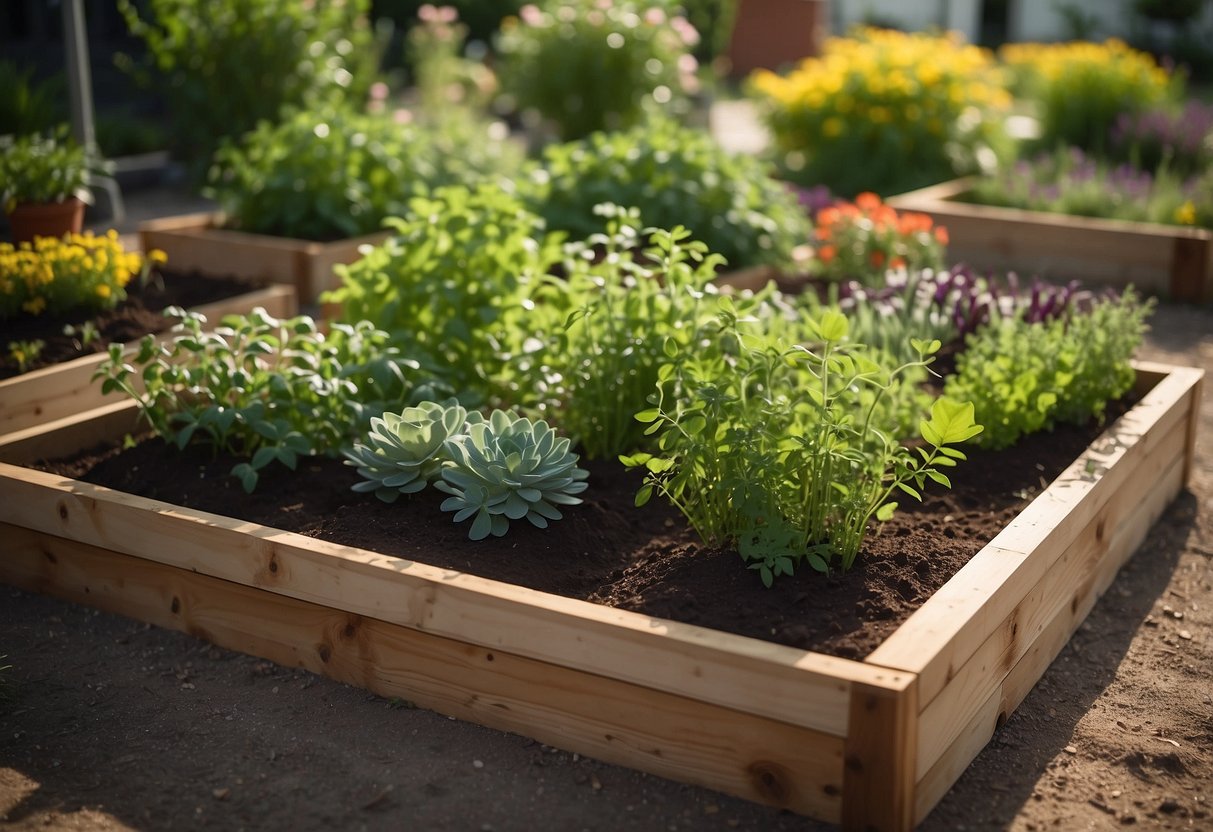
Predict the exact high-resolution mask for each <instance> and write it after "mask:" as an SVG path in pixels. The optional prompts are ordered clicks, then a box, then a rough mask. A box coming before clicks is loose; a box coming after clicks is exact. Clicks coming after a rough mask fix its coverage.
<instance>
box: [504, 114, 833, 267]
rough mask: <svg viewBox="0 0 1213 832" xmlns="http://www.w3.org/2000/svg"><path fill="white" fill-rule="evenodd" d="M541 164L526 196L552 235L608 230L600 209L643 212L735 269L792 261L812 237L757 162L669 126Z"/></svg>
mask: <svg viewBox="0 0 1213 832" xmlns="http://www.w3.org/2000/svg"><path fill="white" fill-rule="evenodd" d="M542 165H543V169H542V170H540V171H537V172H536V173H535V174H534V176H533V177H532V178H531V180H530V181H529V182H524V183H523V184H522V185H521V186H520V187H521V189H522V192H523V194H524V195H525V196H526V198H527V199H528V200H529V202H530V204H531V205H532V208H533V210H535V211H536V212H538V213H540V214H542V215H543V217H544V219H545V220H546V221H547V224H548V228H549V229H551V230H563V231H568V232H569V233H570V235H571V236H572V237H573V238H574V239H580V238H583V237H585V236H587V235H589V234H592V233H594V232H597V231H601V230H602V229H603V227H604V224H605V220H604V218H603V217H602V216H601V215H599V214H596V213H595V211H594V206H595V205H598V204H600V203H611V204H614V205H620V206H624V207H628V208H638V209H639V210H640V217H641V219H642V220H643V221H644V222H645V223H647V224H649V225H652V226H656V227H658V228H673V227H675V226H678V225H681V226H685V227H686V228H687V229H689V230H690V232H691V235H692V236H693V237H694V238H695V239H696V240H700V241H702V242H703V243H705V244H706V245H707V247H708V249H709V250H711V251H712V252H713V253H715V254H719V255H721V256H723V257H724V258H725V260H726V261H727V262H728V264H729V265H730V266H732V267H734V268H740V267H744V266H752V265H758V264H762V263H773V264H783V263H786V262H787V261H789V260H790V259H791V255H792V249H793V248H795V247H796V246H797V245H800V244H801V243H804V242H806V241H807V239H808V236H809V233H810V231H809V228H810V224H809V221H808V218H807V216H806V214H805V211H804V209H803V208H801V207H800V204H799V203H798V201H797V199H796V197H795V195H794V194H793V193H792V192H791V190H790V189H788V188H787V187H786V186H785V185H783V184H781V183H779V182H777V181H775V180H774V179H772V178H771V177H770V176H768V175H767V170H766V168H765V166H764V165H763V164H762V163H761V162H759V161H758V160H757V159H755V158H753V157H751V156H745V155H740V154H733V153H729V152H728V151H726V150H724V149H723V148H721V147H720V146H719V145H718V144H716V142H715V141H714V140H713V139H712V137H711V136H710V135H708V134H707V133H705V132H703V131H701V130H695V129H692V128H687V127H681V126H679V125H678V124H676V123H675V122H673V121H671V120H667V119H661V120H658V121H655V122H653V123H649V124H645V125H641V126H638V127H635V128H633V129H631V130H628V131H626V132H622V133H595V134H594V135H592V136H590V137H589V138H586V139H583V140H581V141H577V142H570V143H568V144H563V145H552V146H549V147H548V148H546V149H545V150H544V153H543V158H542Z"/></svg>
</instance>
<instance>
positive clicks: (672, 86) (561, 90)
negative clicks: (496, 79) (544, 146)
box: [497, 0, 699, 140]
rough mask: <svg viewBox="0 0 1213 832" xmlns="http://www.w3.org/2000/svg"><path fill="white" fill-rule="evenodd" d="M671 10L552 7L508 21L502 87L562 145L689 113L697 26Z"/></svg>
mask: <svg viewBox="0 0 1213 832" xmlns="http://www.w3.org/2000/svg"><path fill="white" fill-rule="evenodd" d="M666 8H667V6H666V4H665V3H661V2H656V3H653V4H652V5H649V4H646V3H639V2H634V1H633V0H616V2H611V3H600V2H597V0H549V2H545V3H544V4H543V5H542V7H536V6H534V5H531V4H528V5H526V6H523V7H522V9H521V10H520V11H519V17H518V18H516V19H513V18H511V19H508V20H506V21H503V23H502V25H501V31H500V34H499V36H498V38H497V52H498V55H499V57H500V73H501V82H502V88H503V90H504V91H505V92H506V93H507V95H508V96H509V100H510V102H511V103H513V104H514V105H515V106H516V107H517V108H518V109H520V110H522V111H524V112H527V111H530V112H533V113H535V114H536V115H537V116H538V117H539V118H540V119H543V120H546V122H547V123H548V124H549V125H551V126H552V128H553V129H554V130H555V132H556V134H557V135H558V136H559V137H560V138H562V139H564V140H569V139H577V138H581V137H582V136H588V135H589V134H590V133H593V132H594V131H596V130H621V129H625V128H628V127H631V126H632V125H634V124H637V123H639V122H641V121H642V120H643V118H644V117H645V116H646V115H647V114H651V113H653V112H655V111H667V112H673V113H675V114H677V113H679V112H683V111H684V98H685V92H686V91H689V90H690V89H693V88H694V85H695V81H696V79H695V77H694V72H695V70H696V68H697V66H698V64H697V62H696V60H695V58H694V56H693V55H691V54H690V51H689V50H690V49H691V48H692V47H694V46H695V45H696V44H697V43H698V42H699V35H698V33H697V32H696V31H695V29H694V27H693V26H691V24H690V23H688V22H687V21H686V18H684V17H682V16H680V15H673V16H671V15H670V14H668V13H667V11H666Z"/></svg>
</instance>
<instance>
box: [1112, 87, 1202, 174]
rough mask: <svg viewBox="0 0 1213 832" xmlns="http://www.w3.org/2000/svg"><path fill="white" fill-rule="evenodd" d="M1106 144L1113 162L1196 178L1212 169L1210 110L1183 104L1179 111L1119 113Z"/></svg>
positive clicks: (1191, 102)
mask: <svg viewBox="0 0 1213 832" xmlns="http://www.w3.org/2000/svg"><path fill="white" fill-rule="evenodd" d="M1109 144H1110V148H1109V150H1110V153H1111V156H1112V157H1113V158H1115V159H1118V160H1120V161H1126V162H1131V163H1132V164H1133V165H1134V166H1135V167H1139V168H1141V169H1142V170H1149V171H1156V170H1158V169H1160V168H1162V167H1164V166H1165V167H1166V169H1167V170H1169V171H1171V172H1173V173H1177V174H1181V175H1185V176H1189V175H1196V174H1199V173H1200V172H1201V171H1203V170H1205V169H1207V168H1209V167H1210V166H1213V106H1210V105H1208V104H1205V103H1204V102H1202V101H1187V102H1185V103H1184V106H1183V109H1181V110H1170V109H1163V108H1156V109H1151V110H1147V111H1145V112H1141V113H1121V114H1120V115H1118V116H1117V117H1116V122H1115V123H1114V124H1113V125H1112V133H1111V136H1110V142H1109Z"/></svg>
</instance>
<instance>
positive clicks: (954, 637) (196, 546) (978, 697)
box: [0, 364, 1202, 829]
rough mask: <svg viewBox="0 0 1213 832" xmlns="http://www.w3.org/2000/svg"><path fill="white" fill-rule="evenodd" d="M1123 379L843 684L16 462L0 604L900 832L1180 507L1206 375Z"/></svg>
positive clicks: (792, 652) (709, 635) (689, 630)
mask: <svg viewBox="0 0 1213 832" xmlns="http://www.w3.org/2000/svg"><path fill="white" fill-rule="evenodd" d="M1138 369H1139V390H1138V392H1139V393H1140V394H1141V395H1142V398H1141V400H1140V401H1139V402H1138V403H1137V404H1136V405H1135V406H1134V407H1133V408H1132V409H1131V410H1130V411H1129V412H1128V413H1126V414H1125V415H1124V416H1122V417H1121V418H1120V419H1119V420H1117V421H1116V422H1115V423H1113V424H1112V425H1111V426H1109V428H1108V429H1107V430H1106V431H1105V432H1104V433H1103V434H1102V435H1101V436H1100V437H1099V438H1098V439H1097V440H1096V441H1095V442H1094V443H1093V444H1092V445H1091V446H1090V447H1089V448H1088V450H1087V451H1086V452H1085V453H1084V454H1083V455H1082V456H1081V457H1080V458H1079V459H1077V460H1075V462H1074V463H1073V464H1072V465H1070V466H1069V467H1068V468H1067V469H1066V471H1065V472H1064V473H1063V474H1062V475H1061V476H1060V477H1059V478H1058V479H1057V480H1056V481H1055V482H1054V483H1053V484H1052V485H1050V486H1049V487H1048V488H1047V489H1046V490H1045V491H1044V493H1043V494H1041V495H1040V496H1039V497H1038V498H1037V499H1036V500H1035V501H1033V502H1032V503H1031V504H1030V505H1029V506H1028V507H1027V508H1026V509H1025V510H1024V511H1023V512H1021V513H1020V514H1019V516H1018V517H1016V519H1015V520H1013V521H1012V522H1011V523H1010V524H1009V525H1008V526H1007V527H1006V528H1005V529H1004V530H1003V531H1002V532H1001V533H1000V534H999V535H998V536H997V537H996V538H995V539H994V540H993V541H992V542H991V543H990V544H989V545H987V546H986V547H985V548H984V549H982V551H981V552H980V553H978V554H977V555H976V556H975V557H974V558H973V559H972V560H971V561H970V562H969V564H968V565H967V566H965V567H964V568H962V569H961V571H960V572H959V573H958V574H957V575H956V576H955V577H954V578H952V579H951V580H950V581H949V582H948V583H946V584H945V585H944V586H943V587H942V588H941V589H940V590H939V591H938V592H937V593H936V594H935V595H934V596H933V597H932V598H931V599H930V600H928V601H927V602H926V604H924V605H923V606H922V607H921V609H920V610H919V611H918V612H917V613H915V614H914V615H913V616H911V617H910V618H909V620H908V621H907V622H906V623H905V624H903V625H902V626H901V627H900V628H898V629H897V630H896V631H895V632H894V633H893V634H892V635H891V636H890V637H889V638H887V639H886V640H885V641H884V643H883V644H881V646H879V647H878V648H877V649H876V650H875V652H873V653H872V654H871V655H870V656H868V658H867V659H866V660H865V661H863V662H859V661H851V660H847V659H840V658H834V657H830V656H825V655H822V654H817V653H812V652H806V651H803V650H797V649H794V648H790V647H784V646H780V645H775V644H771V643H769V642H763V641H759V640H756V639H751V638H745V637H740V636H733V635H727V634H724V633H720V632H716V631H712V630H707V629H704V628H700V627H695V626H691V625H685V624H677V623H674V622H670V621H665V620H662V619H657V618H651V617H648V616H643V615H639V614H636V613H630V612H626V611H621V610H617V609H610V608H606V607H600V606H597V605H593V604H589V603H585V602H582V601H575V600H570V599H566V598H562V597H558V596H554V595H550V594H546V593H541V592H536V591H533V590H527V589H522V588H520V587H516V586H512V585H509V584H504V583H500V582H496V581H491V580H487V579H482V578H476V577H471V576H468V575H466V574H462V573H460V572H457V571H454V570H451V569H440V568H437V567H433V566H428V565H425V564H421V563H416V562H412V561H408V560H404V559H401V558H396V557H389V556H386V555H380V554H376V553H373V552H369V551H365V550H360V549H356V548H353V547H348V546H340V545H336V544H331V543H324V542H319V541H316V540H313V539H310V538H306V537H302V536H300V535H296V534H291V533H287V532H282V531H277V530H274V529H270V528H266V527H263V526H258V525H256V524H251V523H247V522H243V521H239V520H234V519H229V518H224V517H219V516H216V515H208V514H204V513H202V512H199V511H195V510H191V509H186V508H180V507H175V506H172V505H169V504H167V503H162V502H156V501H153V500H148V499H145V498H141V497H136V496H133V495H129V494H123V493H120V492H115V491H112V490H109V489H106V488H102V487H99V486H94V485H89V484H85V483H81V482H78V481H75V480H72V479H69V478H66V477H63V476H59V475H53V474H46V473H41V472H37V471H32V470H29V469H26V468H21V467H18V466H17V465H16V464H5V465H0V523H2V524H3V525H2V526H0V528H2V529H3V533H4V534H5V536H6V539H8V540H9V541H10V547H9V548H10V554H9V556H8V557H7V558H5V559H4V560H3V561H2V562H0V580H4V581H6V582H8V583H11V584H13V585H16V586H20V587H23V588H26V589H31V590H35V591H41V592H47V593H50V594H55V595H58V596H60V597H65V598H68V599H71V600H74V601H78V602H83V603H88V604H90V605H94V606H98V607H101V608H103V609H107V610H111V611H115V612H120V613H123V614H126V615H130V616H133V617H136V618H140V619H143V620H146V621H149V622H152V623H156V624H159V625H162V626H168V627H172V628H175V629H180V630H185V631H188V632H191V633H194V634H195V635H198V636H202V637H205V638H208V639H210V640H212V641H214V642H215V643H218V644H221V645H223V646H227V647H231V648H234V649H238V650H243V651H245V652H249V653H254V654H257V655H261V656H264V657H266V658H269V659H271V660H274V661H277V662H280V663H283V664H287V665H294V666H301V667H305V668H307V669H309V670H313V671H317V672H321V673H324V674H326V675H328V676H331V677H333V678H336V679H339V680H343V681H347V682H350V683H354V684H359V685H362V686H364V687H367V688H369V689H371V690H373V691H375V692H377V693H379V694H381V695H385V696H398V697H402V698H405V699H408V700H411V701H414V702H416V703H418V704H420V705H422V706H425V707H430V708H433V709H435V710H438V711H441V712H443V713H448V714H451V715H454V716H458V717H460V718H465V719H469V720H473V721H476V722H480V723H483V724H486V725H491V726H494V727H497V728H503V729H506V730H512V731H517V732H519V733H523V734H526V735H528V736H532V737H535V738H536V739H539V740H540V741H543V742H547V743H550V744H553V745H558V746H560V747H562V748H566V749H569V750H572V751H578V752H581V753H585V754H590V755H593V756H595V757H598V758H600V759H603V760H606V761H610V762H615V763H620V764H623V765H628V766H632V767H634V768H639V769H643V770H646V771H650V772H653V773H655V774H660V775H663V776H667V777H671V778H674V779H677V780H682V781H686V782H691V783H696V784H700V785H706V786H709V787H712V788H716V789H720V790H722V791H727V792H731V793H734V794H739V795H742V796H744V797H747V798H750V799H753V800H758V801H762V802H766V803H771V804H774V805H778V806H783V807H787V808H789V809H792V810H794V811H798V812H802V813H805V814H809V815H813V816H815V817H818V818H821V819H823V820H827V821H833V822H841V823H843V824H844V825H845V826H847V827H849V828H868V827H870V828H877V829H905V828H909V826H910V825H911V824H912V823H914V822H916V821H917V820H920V819H922V818H923V817H924V816H925V815H926V814H927V812H929V811H930V809H931V807H932V806H934V804H935V803H936V801H938V799H939V798H940V797H941V796H942V795H943V794H944V793H945V792H946V791H947V789H948V788H949V787H950V785H951V784H952V783H953V782H954V781H955V779H956V778H957V777H958V776H959V775H960V773H961V772H962V771H963V770H964V768H965V766H967V764H968V762H969V761H970V760H971V759H972V758H973V756H975V755H976V754H977V752H978V751H979V750H980V748H981V747H982V746H983V745H984V744H985V743H986V741H987V740H988V739H989V737H990V735H991V734H992V733H993V731H994V729H995V728H996V726H997V725H998V724H1000V723H1001V721H1002V720H1004V719H1005V718H1006V716H1007V714H1009V713H1010V712H1011V710H1013V709H1014V707H1015V706H1016V705H1017V704H1018V703H1019V701H1020V700H1021V699H1022V698H1023V697H1024V695H1026V693H1027V692H1028V690H1029V689H1030V688H1031V687H1032V685H1033V684H1034V683H1035V681H1036V680H1037V679H1038V678H1039V676H1040V675H1041V674H1042V673H1043V671H1044V669H1045V668H1046V667H1047V666H1048V664H1049V662H1050V661H1051V660H1052V658H1053V656H1055V655H1056V653H1057V651H1058V650H1060V649H1061V647H1062V645H1064V644H1065V642H1066V641H1067V639H1068V638H1069V635H1070V634H1071V633H1072V632H1073V630H1074V628H1075V627H1077V625H1078V624H1079V623H1080V622H1081V621H1082V619H1083V618H1084V617H1085V616H1086V614H1087V612H1088V611H1089V610H1090V608H1091V606H1092V605H1093V604H1094V601H1095V599H1096V598H1097V597H1098V595H1099V594H1100V593H1101V592H1102V591H1103V589H1104V588H1106V586H1107V585H1108V584H1109V583H1110V582H1111V580H1112V577H1113V576H1114V575H1115V573H1116V571H1117V569H1118V568H1119V566H1120V564H1121V563H1123V561H1124V560H1125V559H1126V558H1127V557H1128V556H1129V555H1130V554H1131V553H1132V552H1133V551H1134V550H1135V549H1136V548H1137V546H1138V544H1139V543H1140V542H1141V540H1142V539H1143V538H1144V536H1145V534H1146V532H1147V531H1148V529H1149V528H1150V526H1151V524H1152V523H1153V521H1154V520H1155V519H1157V517H1158V516H1159V514H1161V512H1162V511H1163V509H1164V507H1165V506H1166V505H1167V504H1168V503H1169V502H1170V500H1171V499H1172V498H1173V497H1174V496H1175V495H1176V494H1177V493H1178V491H1179V489H1180V488H1181V487H1182V485H1183V482H1184V480H1185V477H1186V476H1187V473H1188V467H1189V466H1190V464H1191V459H1192V444H1193V440H1194V433H1195V425H1196V408H1197V403H1198V401H1199V384H1200V380H1201V376H1202V373H1201V371H1199V370H1190V369H1184V368H1170V367H1164V366H1160V365H1152V364H1151V365H1138ZM133 417H134V410H133V406H132V405H127V404H120V405H111V406H108V407H107V408H105V409H103V410H102V411H98V412H97V413H95V414H93V415H91V416H89V417H87V418H83V417H82V418H77V419H74V420H68V421H67V422H65V423H64V424H61V425H58V426H55V427H53V428H47V429H46V430H43V431H41V432H39V433H31V434H28V435H26V436H23V437H7V438H5V439H0V458H3V459H4V460H6V462H10V463H21V462H26V461H29V460H31V459H35V458H38V457H43V456H47V455H48V454H49V453H52V452H53V454H54V455H56V456H61V455H63V454H65V453H70V452H71V451H72V450H73V449H79V448H83V447H87V446H89V445H90V444H92V443H93V442H95V441H96V440H97V439H99V438H101V437H109V438H115V437H120V436H121V435H123V433H125V432H127V431H129V430H131V428H132V425H133ZM507 542H508V541H507ZM510 556H511V557H519V556H520V555H519V553H518V552H517V551H512V552H511V553H510Z"/></svg>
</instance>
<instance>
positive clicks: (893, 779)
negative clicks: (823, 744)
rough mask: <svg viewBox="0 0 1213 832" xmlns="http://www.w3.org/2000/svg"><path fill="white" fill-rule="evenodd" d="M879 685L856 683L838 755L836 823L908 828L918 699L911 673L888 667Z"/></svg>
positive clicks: (895, 830)
mask: <svg viewBox="0 0 1213 832" xmlns="http://www.w3.org/2000/svg"><path fill="white" fill-rule="evenodd" d="M882 681H883V682H884V685H883V686H882V687H873V686H871V685H864V684H856V685H854V686H853V687H852V692H851V718H850V729H849V730H848V732H847V739H846V749H845V751H844V758H843V791H842V794H843V800H842V825H843V827H844V828H846V829H862V830H873V832H900V830H909V829H910V827H911V821H912V820H913V813H914V755H915V748H916V745H917V741H918V724H917V718H918V699H917V687H916V685H915V678H914V676H913V675H912V674H908V673H897V672H896V671H889V673H888V677H887V678H886V679H883V680H882Z"/></svg>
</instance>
